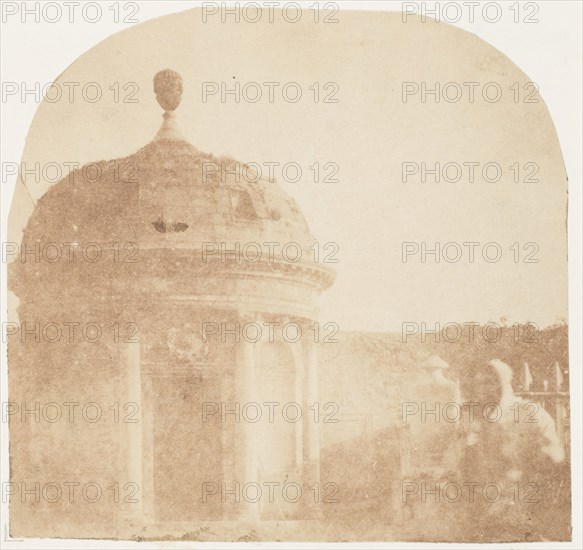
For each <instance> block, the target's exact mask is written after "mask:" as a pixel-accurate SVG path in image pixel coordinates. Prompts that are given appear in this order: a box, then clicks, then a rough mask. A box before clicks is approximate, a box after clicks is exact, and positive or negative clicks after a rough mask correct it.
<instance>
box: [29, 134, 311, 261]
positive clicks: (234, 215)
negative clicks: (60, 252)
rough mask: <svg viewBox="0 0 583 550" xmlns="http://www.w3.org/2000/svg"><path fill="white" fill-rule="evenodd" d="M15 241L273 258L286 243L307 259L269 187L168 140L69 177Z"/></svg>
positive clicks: (277, 190) (290, 203) (300, 227)
mask: <svg viewBox="0 0 583 550" xmlns="http://www.w3.org/2000/svg"><path fill="white" fill-rule="evenodd" d="M65 204H66V205H67V206H68V208H67V209H64V208H63V205H65ZM56 217H58V218H59V220H60V223H58V224H56V223H54V221H55V218H56ZM23 240H24V242H26V243H33V242H35V241H37V240H40V241H41V242H44V243H47V242H58V243H64V242H71V241H78V242H97V243H100V242H101V243H107V242H119V243H122V242H136V243H138V244H139V247H140V249H156V248H185V249H200V248H201V247H202V246H203V244H204V243H217V242H218V243H222V242H224V243H225V247H226V248H227V249H232V248H233V247H234V246H235V243H239V245H240V246H241V247H244V246H245V245H247V244H248V243H257V244H259V245H262V244H263V243H266V242H277V243H279V245H280V246H278V247H276V248H274V250H275V252H277V251H278V249H279V251H280V252H281V248H282V247H283V246H284V245H286V244H288V243H297V244H298V245H299V246H300V247H301V248H302V249H303V250H304V251H308V250H309V248H310V246H311V245H312V243H313V238H312V237H311V235H310V231H309V228H308V225H307V223H306V221H305V219H304V217H303V215H302V213H301V212H300V210H299V208H298V206H297V204H296V203H295V201H294V200H293V199H292V198H291V197H289V196H288V195H287V194H286V193H285V192H284V191H283V190H282V189H281V187H280V186H279V185H278V184H277V183H276V182H273V181H266V180H264V179H260V178H258V177H257V174H256V173H255V172H254V171H253V170H252V169H251V168H250V167H247V166H246V165H245V164H244V163H240V162H237V161H235V160H233V159H230V158H218V157H215V156H213V155H210V154H205V153H202V152H200V151H199V150H198V149H196V148H195V147H194V146H192V145H191V144H189V143H188V142H186V141H184V140H182V139H180V138H175V137H157V138H156V139H154V140H153V141H152V142H151V143H149V144H148V145H146V146H145V147H143V148H142V149H140V150H139V151H137V152H136V153H135V154H133V155H130V156H128V157H125V158H119V159H115V160H110V161H101V162H97V163H92V164H90V165H87V166H84V167H83V168H80V169H78V170H76V171H74V172H72V173H71V174H70V175H68V176H67V177H66V178H64V179H63V180H61V181H60V182H59V183H57V184H56V185H54V186H53V187H52V188H51V189H50V190H49V191H48V192H47V193H46V194H45V195H44V196H43V197H42V198H41V199H40V200H39V202H38V204H37V206H36V208H35V211H34V213H33V215H32V216H31V219H30V221H29V223H28V225H27V227H26V229H25V233H24V239H23ZM249 254H251V248H249ZM290 254H291V252H290Z"/></svg>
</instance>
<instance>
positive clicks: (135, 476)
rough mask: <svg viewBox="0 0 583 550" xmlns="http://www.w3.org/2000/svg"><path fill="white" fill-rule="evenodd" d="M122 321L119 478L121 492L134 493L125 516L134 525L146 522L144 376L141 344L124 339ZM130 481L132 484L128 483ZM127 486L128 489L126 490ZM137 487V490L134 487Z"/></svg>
mask: <svg viewBox="0 0 583 550" xmlns="http://www.w3.org/2000/svg"><path fill="white" fill-rule="evenodd" d="M126 322H127V320H126V319H124V320H123V321H121V322H120V342H118V343H116V344H114V345H115V346H116V347H117V354H116V355H117V358H118V362H119V369H120V371H121V372H122V373H124V374H125V381H126V383H125V387H124V389H125V391H124V392H123V393H122V394H121V395H120V399H119V404H118V405H119V408H118V411H119V418H118V422H119V427H120V430H119V433H120V450H121V453H122V456H124V457H125V463H126V468H125V469H124V476H123V477H122V478H120V479H119V486H120V494H122V495H124V496H127V495H128V494H131V495H132V500H137V502H128V503H127V504H125V505H124V508H123V509H124V518H125V520H126V521H127V522H129V523H130V524H131V525H132V526H133V527H136V526H140V527H141V526H143V524H144V515H143V509H144V486H143V464H142V461H143V453H142V450H143V448H142V436H143V432H144V425H143V421H144V404H143V400H142V376H141V365H140V343H139V341H138V338H137V337H136V338H135V339H136V341H135V342H133V341H130V342H125V341H123V339H124V338H125V337H126V336H125V333H124V325H125V323H126ZM126 484H129V485H126ZM126 487H127V489H126ZM136 488H137V489H138V491H137V492H136V491H135V489H136Z"/></svg>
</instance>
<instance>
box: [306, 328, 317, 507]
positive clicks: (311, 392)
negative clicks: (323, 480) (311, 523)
mask: <svg viewBox="0 0 583 550" xmlns="http://www.w3.org/2000/svg"><path fill="white" fill-rule="evenodd" d="M302 347H303V353H304V376H303V394H304V395H303V403H304V405H303V408H304V411H305V412H306V414H305V416H304V433H303V458H304V467H303V479H304V482H305V483H307V484H309V485H310V486H313V485H314V483H320V434H319V426H320V424H319V422H320V421H321V420H322V419H321V418H318V421H319V422H315V421H314V420H315V419H314V412H313V410H310V407H313V406H314V404H315V403H317V402H318V401H319V397H318V357H317V350H316V345H315V343H314V341H313V340H312V339H310V338H309V337H306V338H305V339H304V340H303V341H302ZM317 406H320V405H319V404H318V405H317ZM320 412H321V411H320ZM319 492H320V496H321V495H322V487H321V486H320V491H319ZM310 507H311V508H312V509H311V510H310V514H311V515H312V516H313V517H318V516H319V515H320V506H319V503H318V502H313V501H310Z"/></svg>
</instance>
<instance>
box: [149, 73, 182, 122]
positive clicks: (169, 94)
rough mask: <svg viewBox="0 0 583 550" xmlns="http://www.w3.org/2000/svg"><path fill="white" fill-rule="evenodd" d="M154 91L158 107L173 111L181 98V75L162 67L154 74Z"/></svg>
mask: <svg viewBox="0 0 583 550" xmlns="http://www.w3.org/2000/svg"><path fill="white" fill-rule="evenodd" d="M154 93H155V94H156V99H157V100H158V103H159V104H160V107H162V109H164V110H165V111H166V112H168V111H174V110H176V109H177V108H178V106H179V105H180V100H181V99H182V77H181V76H180V75H179V74H178V73H177V72H175V71H172V70H171V69H164V70H163V71H160V72H158V73H156V75H155V76H154Z"/></svg>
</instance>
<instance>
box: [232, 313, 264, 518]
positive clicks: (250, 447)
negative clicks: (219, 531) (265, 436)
mask: <svg viewBox="0 0 583 550" xmlns="http://www.w3.org/2000/svg"><path fill="white" fill-rule="evenodd" d="M247 321H248V318H245V317H242V318H241V320H240V323H241V326H243V324H244V323H245V322H247ZM236 346H237V361H236V364H237V367H236V368H237V373H236V376H235V380H236V381H237V388H238V399H237V401H238V402H239V403H240V407H241V410H242V409H243V407H244V406H245V404H246V403H251V402H257V393H258V392H257V391H256V381H255V344H254V343H251V342H246V341H245V340H244V339H243V338H241V340H240V342H239V343H237V344H236ZM233 433H234V437H235V438H237V439H238V441H237V442H236V444H235V445H234V448H235V449H236V452H237V453H238V456H237V461H238V462H239V463H240V464H241V467H240V468H239V469H238V470H239V475H240V479H236V480H234V481H235V482H239V483H240V487H241V493H242V494H241V502H240V506H239V509H240V512H239V514H238V515H239V517H241V519H247V520H259V517H260V501H258V502H257V503H251V502H246V501H245V499H244V498H243V488H244V486H245V485H246V484H247V483H254V484H257V483H259V465H258V460H257V426H256V424H254V423H252V422H246V421H245V419H244V418H243V417H241V421H240V423H239V424H238V426H237V427H236V428H235V430H234V432H233ZM226 481H227V480H226ZM227 483H228V481H227ZM249 496H250V497H254V496H255V493H254V491H250V495H249Z"/></svg>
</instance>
